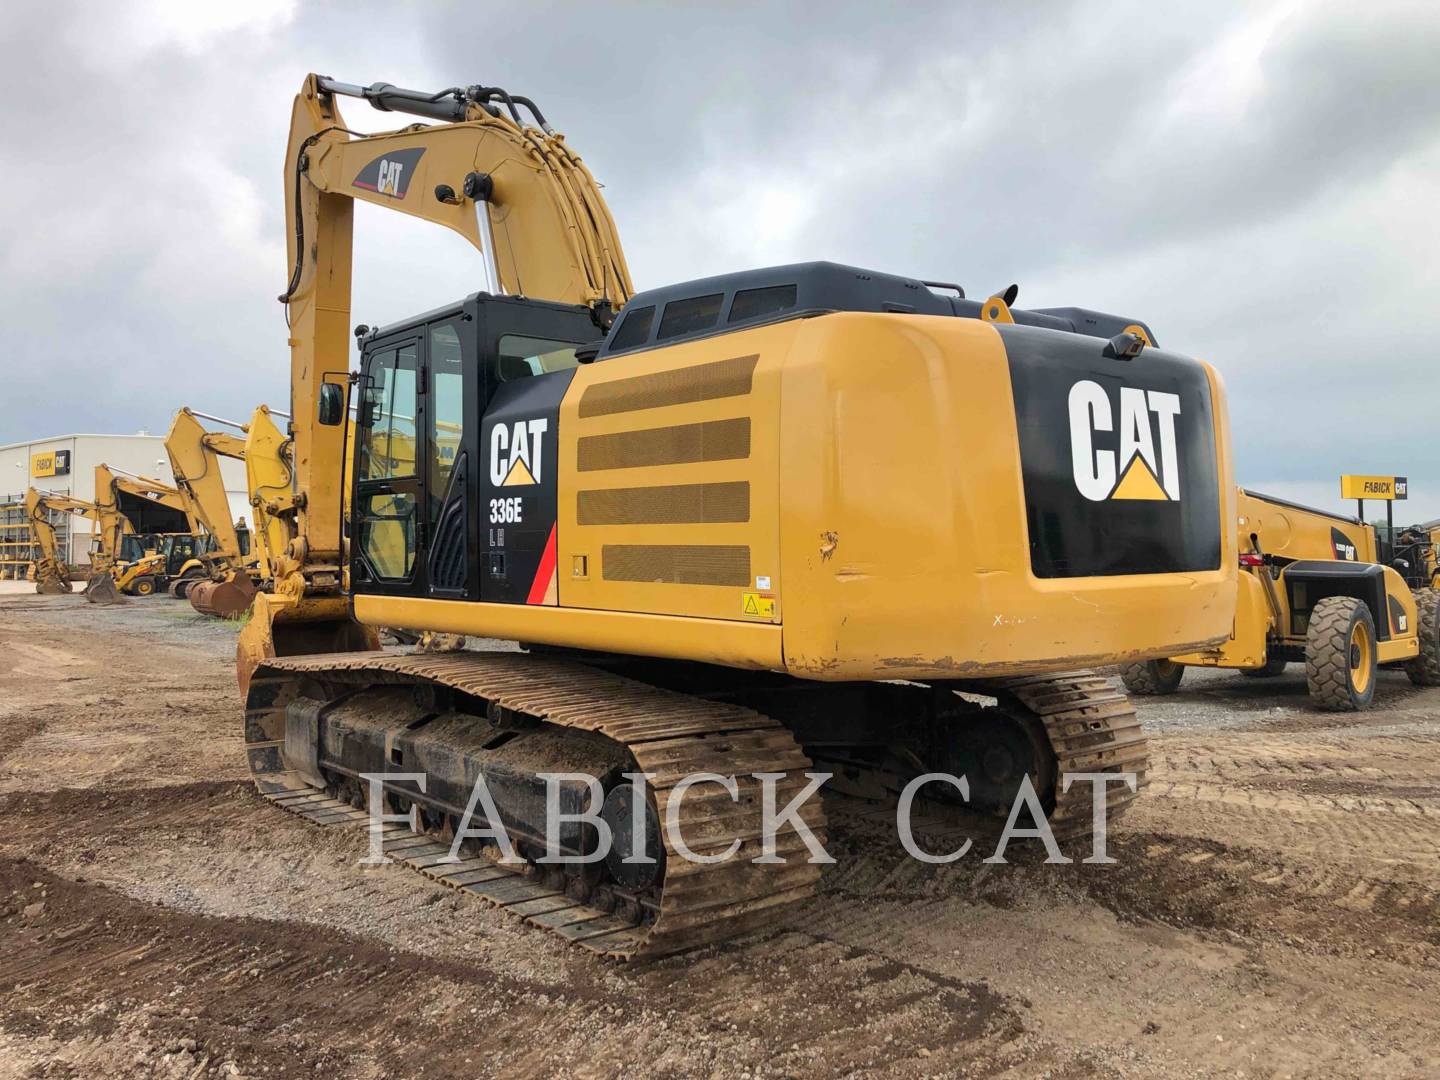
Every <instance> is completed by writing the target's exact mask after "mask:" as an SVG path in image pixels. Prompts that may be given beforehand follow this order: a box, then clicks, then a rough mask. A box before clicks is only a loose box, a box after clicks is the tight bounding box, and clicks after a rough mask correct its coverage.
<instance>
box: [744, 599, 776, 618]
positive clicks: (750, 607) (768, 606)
mask: <svg viewBox="0 0 1440 1080" xmlns="http://www.w3.org/2000/svg"><path fill="white" fill-rule="evenodd" d="M740 614H742V615H744V616H746V617H748V618H751V619H773V618H775V597H773V596H765V595H763V594H761V593H753V592H747V593H744V594H742V596H741V598H740Z"/></svg>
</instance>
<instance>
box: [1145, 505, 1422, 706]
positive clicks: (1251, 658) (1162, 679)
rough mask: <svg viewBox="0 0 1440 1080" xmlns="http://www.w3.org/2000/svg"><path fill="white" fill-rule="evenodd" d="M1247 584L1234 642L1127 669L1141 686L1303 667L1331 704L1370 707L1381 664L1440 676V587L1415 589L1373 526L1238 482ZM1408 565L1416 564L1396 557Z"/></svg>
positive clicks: (1164, 687) (1311, 685) (1166, 690)
mask: <svg viewBox="0 0 1440 1080" xmlns="http://www.w3.org/2000/svg"><path fill="white" fill-rule="evenodd" d="M1237 505H1238V507H1239V511H1240V512H1239V516H1238V517H1237V519H1236V520H1237V523H1238V534H1239V535H1238V537H1237V542H1238V544H1239V547H1240V551H1241V554H1240V564H1241V567H1242V569H1243V572H1242V573H1241V575H1240V582H1239V584H1240V589H1239V594H1238V597H1237V600H1236V606H1235V627H1234V631H1233V633H1232V634H1231V636H1230V637H1229V639H1228V640H1226V641H1223V642H1220V643H1218V644H1216V645H1214V646H1212V647H1210V648H1207V649H1201V650H1198V651H1196V652H1193V653H1189V654H1187V655H1182V656H1175V657H1171V658H1168V659H1162V660H1148V661H1139V662H1135V663H1132V664H1127V665H1125V666H1124V667H1123V668H1122V669H1121V676H1122V678H1123V679H1124V682H1125V687H1126V689H1127V690H1129V691H1130V692H1131V693H1132V694H1171V693H1174V692H1175V691H1176V690H1177V689H1179V687H1180V682H1181V680H1182V679H1183V678H1184V675H1185V668H1186V667H1187V666H1191V667H1218V668H1230V669H1233V670H1238V671H1239V672H1240V673H1241V674H1242V675H1246V676H1249V677H1251V678H1273V677H1275V676H1277V675H1280V674H1281V673H1282V672H1284V670H1285V667H1286V665H1287V664H1290V663H1292V662H1295V663H1303V664H1304V665H1305V679H1306V685H1307V687H1308V689H1309V693H1310V700H1311V701H1312V702H1314V704H1315V705H1316V706H1317V707H1318V708H1321V709H1327V710H1331V711H1355V710H1361V709H1368V708H1369V707H1370V706H1371V704H1372V703H1373V701H1374V698H1375V682H1376V672H1377V671H1378V670H1379V668H1381V667H1382V666H1390V667H1398V668H1403V669H1404V671H1405V672H1406V674H1407V675H1409V677H1410V681H1411V682H1412V683H1414V684H1415V685H1416V686H1436V685H1440V618H1437V600H1440V592H1436V590H1435V589H1433V588H1423V587H1421V588H1415V589H1413V590H1412V588H1411V585H1410V583H1408V582H1407V581H1406V578H1405V577H1404V576H1403V575H1402V574H1401V573H1400V572H1399V570H1397V569H1396V567H1394V566H1390V565H1386V563H1387V562H1391V561H1395V559H1394V557H1393V556H1392V557H1391V558H1385V557H1384V556H1385V555H1387V554H1389V553H1388V552H1382V550H1381V544H1380V540H1379V538H1378V537H1377V535H1376V530H1375V527H1374V526H1373V525H1369V524H1367V523H1365V522H1364V521H1361V520H1359V519H1358V518H1351V517H1345V516H1343V515H1340V514H1332V513H1329V512H1327V511H1324V510H1316V509H1314V508H1313V507H1308V506H1301V505H1299V504H1298V503H1294V502H1290V501H1288V500H1285V499H1280V498H1277V497H1275V496H1273V495H1260V494H1257V493H1256V492H1253V491H1248V490H1245V489H1243V488H1242V489H1240V490H1239V492H1238V493H1237ZM1398 561H1399V563H1400V564H1401V566H1402V567H1407V568H1408V567H1409V566H1410V565H1411V564H1410V561H1409V560H1406V559H1404V558H1399V559H1398Z"/></svg>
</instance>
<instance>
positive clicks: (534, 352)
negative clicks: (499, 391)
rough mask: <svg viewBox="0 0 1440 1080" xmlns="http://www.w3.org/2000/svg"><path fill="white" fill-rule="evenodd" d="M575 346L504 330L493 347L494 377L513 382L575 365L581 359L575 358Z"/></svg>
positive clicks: (573, 343)
mask: <svg viewBox="0 0 1440 1080" xmlns="http://www.w3.org/2000/svg"><path fill="white" fill-rule="evenodd" d="M576 347H577V346H576V344H575V342H573V341H554V340H551V339H549V338H536V337H527V336H525V335H523V334H505V335H503V336H502V337H501V338H500V347H499V349H497V350H496V355H495V379H496V381H497V382H502V383H506V382H514V381H515V380H516V379H528V378H531V377H532V376H535V375H548V374H550V372H552V371H565V370H567V369H569V368H573V367H576V366H578V365H579V363H580V361H578V360H577V359H575V349H576Z"/></svg>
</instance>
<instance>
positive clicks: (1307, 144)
mask: <svg viewBox="0 0 1440 1080" xmlns="http://www.w3.org/2000/svg"><path fill="white" fill-rule="evenodd" d="M718 7H719V6H718V5H705V6H704V7H703V8H702V6H701V5H698V4H694V5H692V4H686V3H676V4H673V5H668V6H665V7H662V6H660V5H659V4H635V5H626V4H610V5H605V6H604V7H601V6H598V5H596V6H591V5H581V4H564V3H537V2H532V3H527V4H524V5H501V6H495V5H481V4H475V3H457V4H453V5H444V4H438V3H433V4H424V5H415V6H411V5H407V4H403V3H395V2H393V0H391V2H387V3H384V4H363V3H346V4H343V5H342V4H338V3H336V4H319V3H317V4H309V5H302V4H291V3H287V2H285V0H247V2H245V3H235V4H189V3H178V2H176V3H166V2H158V0H156V2H149V3H135V4H130V5H125V4H121V3H116V4H109V5H99V4H79V3H75V4H66V3H58V2H45V3H38V2H37V3H26V2H24V0H22V2H20V3H11V4H7V6H6V16H5V19H4V21H3V22H0V43H3V54H0V55H3V56H4V59H5V62H6V69H7V78H6V80H5V87H6V91H5V92H6V93H7V95H8V97H9V100H7V101H6V102H5V104H4V108H3V112H0V116H3V119H0V128H3V132H4V144H5V154H4V160H5V161H6V162H8V165H7V167H6V169H5V198H4V200H3V203H0V266H3V289H0V316H3V318H4V324H5V326H6V329H7V333H8V337H9V343H8V344H9V347H8V349H7V350H6V354H7V356H8V359H7V360H6V361H5V363H4V365H3V369H0V370H3V372H4V379H3V388H0V394H3V395H4V397H3V400H4V403H5V407H4V408H3V409H0V443H6V442H12V441H17V440H21V439H27V438H31V437H39V436H45V435H51V434H56V433H60V432H69V431H75V430H83V431H119V432H123V431H133V430H135V429H138V428H141V427H144V428H149V429H150V430H152V431H163V430H164V428H165V426H166V424H167V423H168V420H169V416H170V415H171V414H172V413H173V412H174V410H175V409H176V408H177V407H178V406H180V405H182V404H190V405H193V406H195V407H197V408H200V409H203V410H206V411H210V412H216V413H219V414H222V415H232V416H239V415H242V414H245V413H248V412H249V411H250V409H251V407H252V406H253V405H254V404H255V403H257V402H259V401H268V402H271V403H274V404H276V405H277V406H283V402H284V399H285V397H286V393H287V389H286V387H287V382H286V379H287V372H286V364H287V350H286V347H285V327H284V320H283V318H282V312H281V308H280V305H279V304H277V303H276V302H275V299H274V297H275V296H276V294H277V293H279V292H280V291H281V289H282V288H283V286H284V282H285V279H286V276H287V269H288V268H287V266H286V264H285V234H284V226H283V223H282V220H281V217H282V214H281V208H282V199H283V191H282V187H281V159H282V156H283V150H284V142H285V137H286V127H287V122H288V116H289V104H290V98H291V97H292V95H293V94H294V93H295V91H296V89H297V88H298V87H299V85H300V82H301V80H302V79H303V77H304V75H305V73H306V72H308V71H319V72H322V73H325V74H328V75H332V76H334V77H336V78H339V79H342V80H345V81H349V82H358V83H369V82H374V81H378V80H384V81H388V82H393V83H396V84H398V85H401V86H409V87H414V88H417V89H427V90H438V89H440V88H442V87H445V86H451V85H455V84H457V83H460V84H465V83H477V82H484V83H490V84H499V85H503V86H505V87H507V88H509V89H510V90H512V91H513V92H518V93H523V94H527V95H529V96H530V97H533V98H535V99H536V100H537V101H538V102H540V104H541V105H542V107H543V108H544V110H545V112H546V114H547V116H548V118H549V119H550V121H551V122H552V123H553V124H555V126H556V127H557V128H559V129H560V130H562V131H564V132H566V133H567V135H568V137H569V140H570V142H571V145H572V146H573V147H575V148H576V149H577V150H578V151H579V152H580V153H581V154H582V155H583V156H584V157H585V158H586V160H587V161H588V163H589V164H590V166H591V168H592V170H593V171H594V172H595V174H596V176H597V177H598V178H599V179H600V180H601V181H602V183H604V184H605V185H606V194H607V197H608V199H609V202H610V205H611V208H612V210H613V212H614V215H615V218H616V220H617V222H618V223H619V226H620V230H621V233H622V236H623V238H624V242H625V247H626V254H627V257H628V259H629V262H630V267H631V271H632V273H633V275H634V277H635V280H636V283H637V285H639V286H640V287H646V286H653V285H658V284H663V283H666V282H669V281H675V280H681V279H685V278H689V277H697V276H702V275H706V274H711V273H717V272H721V271H725V270H732V269H741V268H744V267H751V266H763V265H766V264H773V263H780V262H790V261H797V260H805V259H834V260H839V261H844V262H850V263H855V264H859V265H862V266H867V267H872V268H876V269H881V270H887V271H892V272H896V273H901V274H907V275H913V276H918V277H927V278H939V279H944V280H952V281H959V282H961V283H963V284H964V285H965V286H966V288H967V290H968V291H969V292H970V293H971V295H976V294H984V293H987V292H989V291H993V290H996V289H999V288H1003V287H1004V286H1005V285H1007V284H1009V283H1010V282H1012V281H1014V282H1018V283H1019V284H1020V293H1021V295H1020V301H1019V304H1020V306H1022V307H1043V306H1055V305H1078V306H1085V307H1093V308H1099V309H1102V310H1110V311H1115V312H1118V313H1122V314H1126V315H1132V316H1135V317H1139V318H1143V319H1145V320H1146V321H1148V322H1149V323H1150V325H1151V326H1152V327H1154V328H1155V331H1156V333H1157V336H1158V337H1159V338H1160V341H1161V343H1162V344H1164V345H1166V346H1168V347H1171V348H1175V349H1178V350H1181V351H1183V352H1188V353H1191V354H1193V355H1197V356H1202V357H1205V358H1206V359H1209V360H1211V361H1213V362H1214V363H1215V364H1216V365H1217V366H1218V367H1219V368H1220V370H1221V371H1222V373H1223V374H1224V376H1225V379H1226V382H1227V385H1228V387H1229V391H1230V403H1231V415H1232V419H1233V428H1234V442H1235V450H1236V454H1237V459H1238V466H1239V479H1240V480H1241V482H1242V483H1244V484H1246V485H1248V486H1252V487H1254V488H1256V489H1258V490H1261V491H1271V492H1274V493H1277V494H1282V495H1288V496H1290V497H1292V498H1299V499H1302V500H1305V501H1309V502H1312V503H1316V504H1319V505H1327V506H1335V507H1338V506H1341V505H1343V504H1341V503H1340V500H1339V498H1338V486H1339V485H1338V480H1337V479H1336V478H1337V477H1338V475H1339V474H1340V473H1341V472H1346V471H1349V472H1374V473H1382V474H1388V473H1399V474H1408V475H1409V476H1410V478H1411V492H1412V495H1411V500H1412V501H1411V502H1410V504H1409V506H1408V507H1406V508H1405V509H1404V511H1402V513H1401V517H1403V518H1406V519H1412V520H1413V519H1418V518H1425V517H1440V423H1437V420H1440V347H1437V343H1440V302H1437V295H1440V258H1437V252H1440V224H1437V220H1440V78H1437V77H1436V58H1437V57H1440V8H1437V7H1436V6H1435V5H1434V4H1432V3H1427V2H1423V0H1422V2H1416V3H1409V4H1406V3H1383V2H1374V0H1372V2H1368V3H1366V4H1363V5H1362V4H1354V3H1349V4H1342V3H1336V4H1324V3H1308V2H1295V0H1292V2H1281V3H1274V4H1264V3H1224V2H1208V3H1198V2H1197V3H1193V4H1188V5H1156V4H1153V3H1147V2H1138V3H1128V2H1123V0H1103V2H1102V0H1096V2H1074V3H1065V2H1060V0H1054V2H1048V3H1042V2H1038V0H1037V2H1033V3H1027V4H996V3H993V2H986V3H977V2H968V0H949V2H944V3H935V4H928V3H924V2H914V0H912V2H911V3H908V4H905V5H860V4H855V5H846V4H831V5H817V4H815V3H813V2H810V3H796V4H766V5H761V4H746V3H735V4H729V5H725V6H724V8H723V10H717V8H718ZM1162 8H1163V9H1164V10H1163V13H1160V12H1161V9H1162ZM367 113H369V110H368V109H367V108H366V107H365V106H363V105H362V104H360V103H358V102H356V103H352V104H351V105H350V106H349V107H348V108H347V111H346V118H347V120H349V121H350V122H351V123H352V125H354V126H356V127H360V128H363V129H366V130H379V129H381V128H383V127H385V126H389V125H390V124H393V123H394V117H393V116H392V117H384V116H383V115H382V114H375V113H369V115H367ZM361 211H362V212H361V213H360V214H358V215H357V236H356V256H357V258H356V280H355V303H354V315H355V321H357V322H359V321H364V322H370V323H377V322H386V321H390V320H392V319H397V318H402V317H404V316H407V315H411V314H414V313H416V312H419V311H421V310H424V309H427V308H430V307H434V306H436V305H438V304H440V303H443V302H446V301H448V300H450V299H453V298H458V297H459V296H462V295H464V294H465V293H467V292H471V291H474V290H475V289H476V288H478V287H479V285H480V280H481V278H480V270H479V265H478V262H477V260H476V258H475V256H474V255H473V254H472V253H471V252H470V251H469V249H468V248H467V247H466V246H465V245H464V243H463V241H460V240H459V239H458V238H455V237H452V236H450V235H448V234H443V233H440V232H439V231H435V232H429V231H427V230H426V229H424V228H423V227H420V226H418V225H417V224H415V223H413V222H410V221H407V220H403V219H401V218H400V217H399V215H387V214H385V213H384V212H383V211H378V210H372V209H370V208H368V207H361Z"/></svg>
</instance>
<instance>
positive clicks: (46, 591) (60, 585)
mask: <svg viewBox="0 0 1440 1080" xmlns="http://www.w3.org/2000/svg"><path fill="white" fill-rule="evenodd" d="M71 589H72V586H71V584H70V582H68V581H63V580H62V581H56V580H54V579H53V578H51V579H46V580H42V581H37V582H36V583H35V591H36V592H37V593H39V594H40V595H41V596H60V595H62V594H63V593H68V592H70V591H71Z"/></svg>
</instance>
